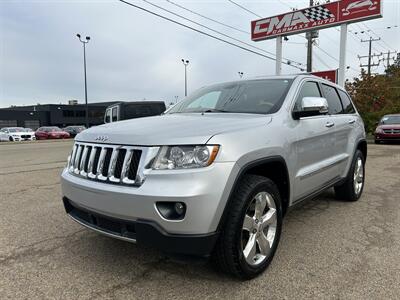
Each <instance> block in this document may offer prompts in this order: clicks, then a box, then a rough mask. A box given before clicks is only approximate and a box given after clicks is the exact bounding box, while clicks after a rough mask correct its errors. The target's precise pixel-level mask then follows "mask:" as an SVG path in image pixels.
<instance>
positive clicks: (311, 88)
mask: <svg viewBox="0 0 400 300" xmlns="http://www.w3.org/2000/svg"><path fill="white" fill-rule="evenodd" d="M304 97H321V92H320V90H319V87H318V83H316V82H314V81H307V82H306V83H304V84H303V85H302V87H301V90H300V93H299V95H298V96H297V99H296V104H295V106H294V110H295V111H300V110H301V100H302V99H303V98H304Z"/></svg>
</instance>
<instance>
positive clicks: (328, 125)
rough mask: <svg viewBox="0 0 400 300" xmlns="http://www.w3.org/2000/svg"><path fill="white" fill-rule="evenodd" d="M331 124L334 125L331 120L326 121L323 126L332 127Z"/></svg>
mask: <svg viewBox="0 0 400 300" xmlns="http://www.w3.org/2000/svg"><path fill="white" fill-rule="evenodd" d="M333 126H335V123H332V122H327V123H326V124H325V127H328V128H331V127H333Z"/></svg>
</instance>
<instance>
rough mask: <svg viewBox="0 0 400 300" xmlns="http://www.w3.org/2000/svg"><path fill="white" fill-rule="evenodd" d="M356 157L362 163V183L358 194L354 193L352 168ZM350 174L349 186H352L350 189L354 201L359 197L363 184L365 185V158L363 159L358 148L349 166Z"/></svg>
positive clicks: (354, 165) (353, 168)
mask: <svg viewBox="0 0 400 300" xmlns="http://www.w3.org/2000/svg"><path fill="white" fill-rule="evenodd" d="M358 158H361V161H362V165H363V184H362V186H361V190H360V192H359V193H358V194H356V192H355V190H354V170H355V168H356V163H357V160H358ZM349 176H350V182H351V186H352V191H353V197H352V198H353V199H354V201H357V200H358V199H360V197H361V195H362V193H363V191H364V186H365V159H364V155H363V154H362V152H361V151H360V150H357V152H356V153H355V155H354V159H353V163H352V166H351V172H350V174H349Z"/></svg>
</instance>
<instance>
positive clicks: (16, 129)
mask: <svg viewBox="0 0 400 300" xmlns="http://www.w3.org/2000/svg"><path fill="white" fill-rule="evenodd" d="M8 131H9V132H23V131H25V130H24V128H20V127H15V128H9V129H8Z"/></svg>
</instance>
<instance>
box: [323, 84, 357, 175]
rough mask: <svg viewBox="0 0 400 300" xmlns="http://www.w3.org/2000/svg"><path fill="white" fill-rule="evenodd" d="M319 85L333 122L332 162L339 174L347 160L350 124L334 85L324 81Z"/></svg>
mask: <svg viewBox="0 0 400 300" xmlns="http://www.w3.org/2000/svg"><path fill="white" fill-rule="evenodd" d="M321 86H322V92H323V94H324V97H325V98H326V100H328V105H329V114H330V116H331V120H332V123H333V128H332V129H333V130H332V132H333V133H334V136H333V137H334V147H333V148H332V149H333V151H334V153H333V156H332V163H334V165H335V169H336V172H337V175H338V176H341V175H342V172H341V170H342V169H343V168H345V166H346V164H347V162H348V160H349V152H348V145H349V135H350V132H351V127H352V124H349V120H350V119H349V116H348V115H347V114H344V109H343V105H342V101H341V99H340V97H339V93H338V90H337V89H336V88H335V87H334V86H332V85H329V84H325V83H323V84H322V85H321Z"/></svg>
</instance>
